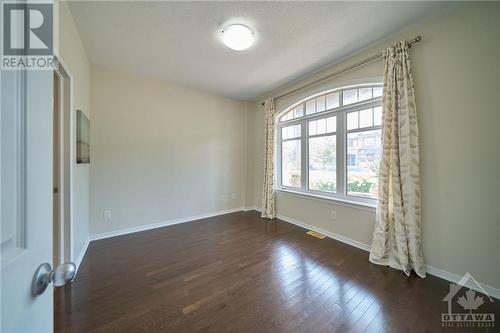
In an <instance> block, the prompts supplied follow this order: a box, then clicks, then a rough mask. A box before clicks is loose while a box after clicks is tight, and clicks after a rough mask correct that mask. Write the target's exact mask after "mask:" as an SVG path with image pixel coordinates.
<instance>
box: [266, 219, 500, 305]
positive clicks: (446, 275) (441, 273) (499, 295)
mask: <svg viewBox="0 0 500 333" xmlns="http://www.w3.org/2000/svg"><path fill="white" fill-rule="evenodd" d="M276 217H277V218H279V219H280V220H283V221H285V222H288V223H291V224H294V225H297V226H299V227H302V228H304V229H307V230H312V231H316V232H319V233H321V234H323V235H325V236H327V237H329V238H333V239H335V240H338V241H339V242H342V243H346V244H348V245H351V246H354V247H357V248H358V249H361V250H365V251H368V252H369V251H370V248H371V246H370V245H368V244H364V243H361V242H358V241H356V240H354V239H351V238H348V237H345V236H342V235H339V234H336V233H333V232H330V231H328V230H324V229H322V228H318V227H316V226H312V225H310V224H307V223H305V222H302V221H299V220H296V219H293V218H291V217H288V216H284V215H280V214H278V215H277V216H276ZM426 270H427V273H428V274H430V275H434V276H437V277H439V278H441V279H444V280H447V281H450V282H453V283H458V282H459V281H460V280H461V279H462V276H460V275H457V274H454V273H450V272H447V271H445V270H442V269H439V268H436V267H433V266H430V265H426ZM478 284H479V287H480V288H482V289H483V290H480V288H478V286H476V284H475V283H474V282H473V281H472V280H468V281H467V282H466V283H465V285H464V286H465V287H467V288H471V289H474V290H476V291H479V292H483V291H485V292H486V293H487V294H488V295H489V296H491V297H494V298H496V299H500V289H498V288H495V287H492V286H490V285H487V284H484V283H480V282H478ZM444 296H445V295H443V297H444Z"/></svg>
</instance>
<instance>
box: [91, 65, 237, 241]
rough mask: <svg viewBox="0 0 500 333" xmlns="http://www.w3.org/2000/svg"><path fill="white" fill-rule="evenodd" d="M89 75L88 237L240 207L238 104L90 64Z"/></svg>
mask: <svg viewBox="0 0 500 333" xmlns="http://www.w3.org/2000/svg"><path fill="white" fill-rule="evenodd" d="M90 77H91V108H92V126H91V138H92V165H91V179H92V182H91V234H99V233H104V232H110V231H116V230H120V229H127V228H131V227H138V226H144V225H148V224H154V223H161V222H165V221H170V220H174V219H180V218H187V217H192V216H198V215H203V214H209V213H214V212H219V211H223V210H228V209H233V208H240V207H241V206H242V203H243V201H242V200H243V198H244V195H245V193H244V191H243V189H244V183H245V181H246V171H245V170H246V162H245V159H246V154H245V147H246V144H245V132H244V128H245V126H244V114H245V112H244V110H245V104H244V103H243V102H240V101H235V100H231V99H227V98H223V97H218V96H215V95H211V94H208V93H203V92H199V91H196V90H192V89H188V88H184V87H181V86H178V85H174V84H169V83H165V82H162V81H159V80H155V79H150V78H145V77H140V76H135V75H131V74H127V73H124V72H119V71H113V70H109V69H105V68H102V67H97V66H92V67H91V76H90ZM221 196H224V198H222V197H221ZM104 210H111V213H112V219H111V220H109V221H107V220H106V221H105V220H104V218H103V212H104Z"/></svg>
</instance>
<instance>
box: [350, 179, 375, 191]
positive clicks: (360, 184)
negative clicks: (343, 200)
mask: <svg viewBox="0 0 500 333" xmlns="http://www.w3.org/2000/svg"><path fill="white" fill-rule="evenodd" d="M373 185H374V184H373V183H371V182H367V181H366V180H364V179H363V180H361V181H359V180H355V181H353V182H350V183H347V191H348V192H360V193H369V192H370V188H371V187H372V186H373Z"/></svg>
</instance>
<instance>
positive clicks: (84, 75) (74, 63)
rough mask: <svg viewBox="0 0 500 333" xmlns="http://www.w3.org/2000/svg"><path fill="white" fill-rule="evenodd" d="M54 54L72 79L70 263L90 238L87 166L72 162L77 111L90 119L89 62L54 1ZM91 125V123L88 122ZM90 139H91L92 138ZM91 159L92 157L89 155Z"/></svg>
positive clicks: (63, 7) (63, 6)
mask: <svg viewBox="0 0 500 333" xmlns="http://www.w3.org/2000/svg"><path fill="white" fill-rule="evenodd" d="M55 13H56V15H57V16H56V19H55V22H56V24H55V27H54V29H55V43H54V44H55V51H56V54H57V55H58V57H59V59H61V61H62V62H63V63H64V66H65V69H66V71H68V72H69V74H70V75H71V76H72V84H73V101H72V103H73V107H72V109H71V121H72V126H73V128H72V133H71V146H72V156H71V171H70V172H71V185H72V192H71V201H72V207H71V219H72V227H73V230H72V234H73V239H72V252H73V256H72V258H71V259H72V260H74V261H75V260H77V258H78V256H80V254H81V252H82V250H83V249H84V246H85V243H86V242H87V239H88V237H89V188H90V173H89V172H90V168H89V165H88V164H87V165H81V164H80V165H78V164H76V162H75V151H76V148H75V147H76V134H75V131H74V128H75V125H76V110H82V111H83V112H85V114H86V115H87V117H89V118H90V103H89V61H88V59H87V56H86V54H85V50H84V48H83V44H82V42H81V40H80V36H79V34H78V31H77V30H76V27H75V23H74V21H73V17H72V15H71V11H70V10H69V7H68V4H67V2H65V1H57V2H55ZM91 126H92V120H91ZM91 140H92V138H91ZM91 159H92V156H91Z"/></svg>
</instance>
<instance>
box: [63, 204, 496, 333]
mask: <svg viewBox="0 0 500 333" xmlns="http://www.w3.org/2000/svg"><path fill="white" fill-rule="evenodd" d="M305 232H306V230H304V229H302V228H299V227H296V226H294V225H291V224H288V223H286V222H283V221H280V220H277V221H275V222H268V221H267V220H263V219H261V218H260V217H259V214H258V213H257V212H254V211H253V212H239V213H233V214H227V215H222V216H219V217H214V218H208V219H204V220H199V221H195V222H189V223H184V224H178V225H173V226H169V227H165V228H159V229H154V230H150V231H145V232H140V233H134V234H130V235H125V236H120V237H114V238H109V239H105V240H99V241H94V242H92V243H91V244H90V247H89V249H88V251H87V254H86V255H85V258H84V260H83V262H82V264H81V267H80V271H79V272H78V275H77V277H76V279H75V281H74V282H73V283H72V284H71V285H68V286H65V287H63V288H60V289H56V292H55V331H56V332H226V331H231V332H349V331H351V332H363V331H367V332H406V331H412V332H425V331H432V332H433V331H445V332H452V331H454V329H449V328H446V329H444V328H442V327H441V313H445V312H446V311H447V303H446V302H443V301H442V299H443V297H445V296H446V294H447V293H448V292H449V283H448V282H447V281H444V280H441V279H439V278H436V277H433V276H428V278H426V279H420V278H418V277H415V276H411V277H406V276H405V275H404V274H402V273H401V272H399V271H397V270H394V269H390V268H387V267H380V266H376V265H373V264H371V263H369V262H368V253H367V252H365V251H363V250H359V249H357V248H354V247H352V246H349V245H346V244H343V243H341V242H338V241H335V240H332V239H329V238H326V239H323V240H320V239H317V238H315V237H311V236H309V235H306V233H305ZM485 300H486V299H485ZM486 303H488V304H485V305H483V306H482V308H481V310H483V311H484V312H486V311H490V312H492V311H493V312H495V313H496V316H497V318H499V316H500V307H499V303H500V301H498V300H496V301H495V302H494V303H489V302H486ZM497 329H498V328H497ZM476 330H477V329H476V328H466V329H463V330H461V331H462V332H463V331H476ZM482 331H483V332H484V331H494V329H491V328H490V329H484V328H483V329H482Z"/></svg>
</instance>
